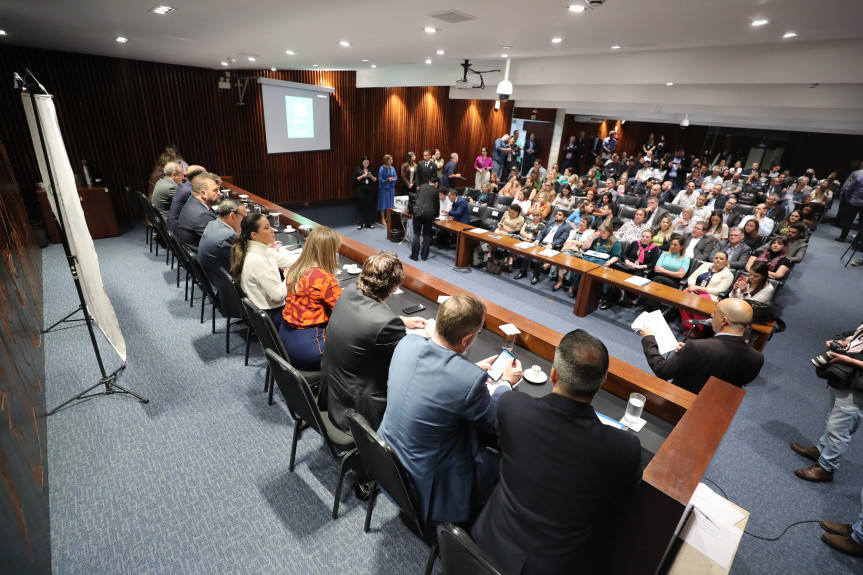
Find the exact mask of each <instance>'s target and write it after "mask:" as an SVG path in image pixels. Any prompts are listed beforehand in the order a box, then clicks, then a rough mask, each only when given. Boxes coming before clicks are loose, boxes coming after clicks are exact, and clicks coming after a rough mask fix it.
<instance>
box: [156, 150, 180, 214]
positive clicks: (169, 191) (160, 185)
mask: <svg viewBox="0 0 863 575" xmlns="http://www.w3.org/2000/svg"><path fill="white" fill-rule="evenodd" d="M163 171H164V172H165V175H164V176H162V177H161V178H160V179H159V181H158V182H156V185H155V187H153V198H152V202H153V205H154V206H155V207H156V209H157V210H159V211H160V212H162V215H163V216H164V217H166V218H167V217H168V213H169V212H170V210H171V201H172V200H173V199H174V194H176V193H177V185H178V184H179V183H180V182H182V181H183V179H185V177H186V172H185V170H183V166H181V165H180V164H179V162H168V163H167V164H165V168H164V169H163Z"/></svg>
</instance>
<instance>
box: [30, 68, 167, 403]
mask: <svg viewBox="0 0 863 575" xmlns="http://www.w3.org/2000/svg"><path fill="white" fill-rule="evenodd" d="M25 71H26V74H25V79H23V80H22V79H21V77H20V76H19V75H18V74H15V76H14V79H15V80H14V84H15V89H16V90H17V91H18V93H19V95H20V94H21V93H22V92H23V91H24V90H26V91H27V92H29V94H30V104H31V105H32V107H33V117H34V119H35V123H36V129H37V131H38V133H39V143H40V144H41V148H42V155H43V157H44V160H45V162H44V165H45V170H46V171H47V174H48V181H49V183H50V186H51V193H52V194H53V196H54V205H55V206H56V207H57V219H58V223H59V226H58V227H59V228H60V237H61V239H62V240H63V250H64V251H65V252H66V262H67V263H68V264H69V271H70V272H71V273H72V279H73V280H74V283H75V290H76V291H77V292H78V301H79V302H80V305H79V306H78V309H76V310H75V311H73V312H72V313H70V314H69V315H67V316H66V317H64V318H63V319H61V320H60V321H58V322H56V323H55V324H54V325H52V326H51V327H49V328H48V329H47V330H45V331H44V332H43V333H47V332H49V331H50V330H51V329H53V328H54V327H56V326H57V325H59V324H61V323H64V322H66V321H81V320H70V319H69V318H70V317H71V316H73V315H74V314H76V313H77V312H78V311H83V312H84V318H83V321H84V322H85V323H86V325H87V331H88V332H89V334H90V342H91V343H92V345H93V352H94V353H95V354H96V362H97V363H98V364H99V371H100V373H101V374H102V377H101V378H100V379H99V381H98V382H97V383H96V384H95V385H92V386H90V387H89V388H87V389H85V390H84V391H82V392H81V393H79V394H77V395H75V396H74V397H72V398H70V399H67V400H66V401H64V402H63V403H61V404H60V405H58V406H57V407H55V408H54V409H52V410H50V411H48V413H47V414H46V415H52V414H53V413H56V412H57V410H59V409H61V408H63V407H65V406H67V405H68V404H70V403H72V402H73V401H77V400H80V399H87V398H89V397H94V396H97V395H111V394H113V393H124V394H127V395H131V396H132V397H134V398H136V399H137V400H138V401H140V402H141V403H149V401H150V400H149V399H147V398H144V397H141V396H140V395H138V394H136V393H134V392H132V391H129V390H128V389H126V388H125V387H123V386H121V385H118V384H117V377H118V376H119V374H120V372H122V371H123V370H124V369H126V364H125V363H124V364H123V365H121V366H120V367H118V368H117V369H115V370H114V371H113V372H111V373H107V372H106V371H105V365H104V364H103V363H102V354H101V353H100V352H99V342H98V341H97V340H96V334H95V332H94V331H93V321H92V318H91V317H90V312H89V310H88V309H87V302H86V301H85V298H84V291H83V289H82V288H81V280H80V278H79V277H78V258H77V257H76V256H75V255H73V254H72V249H71V247H70V246H69V238H68V236H67V233H66V223H65V222H64V218H63V210H62V209H61V204H60V198H59V196H58V195H57V186H56V182H55V178H54V173H53V170H52V169H51V162H50V157H49V155H48V147H47V145H46V143H45V134H44V132H43V129H42V120H41V118H40V116H39V109H38V108H37V107H36V93H37V92H38V93H41V94H44V95H45V96H49V97H50V94H48V92H47V90H45V88H44V87H43V86H42V84H40V83H39V81H38V80H37V79H36V77H35V76H33V73H32V72H30V70H25ZM102 385H104V386H105V389H103V390H100V391H94V390H95V389H96V388H97V387H99V386H102Z"/></svg>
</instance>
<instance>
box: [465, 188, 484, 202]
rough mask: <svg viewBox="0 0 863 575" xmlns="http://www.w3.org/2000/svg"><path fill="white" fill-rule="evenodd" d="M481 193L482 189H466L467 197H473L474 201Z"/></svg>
mask: <svg viewBox="0 0 863 575" xmlns="http://www.w3.org/2000/svg"><path fill="white" fill-rule="evenodd" d="M480 193H482V192H481V190H478V189H476V188H467V189H466V190H465V191H464V195H465V197H468V198H470V199H472V200H473V201H476V199H477V198H478V197H479V195H480Z"/></svg>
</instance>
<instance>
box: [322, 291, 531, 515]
mask: <svg viewBox="0 0 863 575" xmlns="http://www.w3.org/2000/svg"><path fill="white" fill-rule="evenodd" d="M484 318H485V305H483V303H482V302H481V301H480V300H479V299H478V298H477V297H476V296H474V295H472V294H456V295H454V296H452V297H450V298H449V299H447V300H446V301H445V302H443V303H442V304H441V306H440V308H439V309H438V313H437V318H436V323H435V331H434V335H433V336H432V338H431V339H428V340H427V339H425V338H423V337H420V336H418V335H409V336H407V337H405V338H403V339H402V340H401V341H400V342H399V343H398V345H397V346H396V349H395V352H394V353H393V358H392V361H391V362H390V371H389V380H388V381H387V409H386V411H385V412H384V418H383V421H382V422H381V426H380V428H379V429H378V434H379V435H380V436H381V437H382V438H383V439H384V441H386V442H387V443H388V444H389V445H391V446H392V448H393V449H394V450H395V452H396V453H397V454H398V456H399V459H401V461H402V463H403V464H404V466H405V470H406V471H407V473H408V475H409V476H410V478H411V487H412V488H413V490H414V493H415V495H416V497H417V501H418V504H419V513H420V514H421V515H422V516H423V518H424V519H425V520H427V521H450V522H452V523H461V522H464V521H468V520H471V519H473V518H474V517H475V516H476V513H477V511H478V510H479V508H480V507H481V506H482V504H484V503H485V501H486V500H487V499H488V496H489V495H490V494H491V490H492V489H493V487H494V484H495V483H496V482H497V477H498V475H499V473H500V459H499V458H498V457H495V456H494V454H493V453H492V452H490V451H489V450H487V449H484V448H482V447H480V445H479V442H478V435H477V432H478V431H482V432H485V433H492V434H495V433H497V417H496V411H495V404H496V403H497V401H498V399H499V398H500V397H501V395H502V394H505V392H508V391H509V390H510V385H511V384H513V383H516V382H518V381H519V380H520V379H521V375H522V370H521V363H520V362H519V361H518V360H515V362H513V364H511V365H508V366H507V367H506V368H505V369H504V372H503V376H502V377H501V379H500V383H498V384H496V385H490V386H487V382H488V381H489V377H488V374H487V373H486V371H487V370H488V368H489V367H490V366H491V361H493V360H494V359H495V358H494V357H491V358H488V359H486V360H483V361H481V362H479V363H477V364H474V363H471V361H470V360H468V359H467V358H466V357H465V356H464V355H463V354H464V353H466V352H467V350H468V348H470V346H471V345H472V344H473V342H474V341H475V340H476V338H477V336H478V335H479V332H480V330H481V329H482V326H483V321H484ZM328 345H329V344H328ZM490 388H491V389H490Z"/></svg>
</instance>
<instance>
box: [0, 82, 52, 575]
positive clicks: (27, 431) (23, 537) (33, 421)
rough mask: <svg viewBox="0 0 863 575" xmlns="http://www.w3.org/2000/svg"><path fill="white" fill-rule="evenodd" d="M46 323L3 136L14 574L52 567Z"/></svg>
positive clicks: (7, 486) (5, 494) (1, 431)
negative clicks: (44, 328) (46, 390)
mask: <svg viewBox="0 0 863 575" xmlns="http://www.w3.org/2000/svg"><path fill="white" fill-rule="evenodd" d="M8 91H10V92H11V90H8ZM42 326H43V323H42V252H41V251H40V250H39V247H38V246H37V245H36V240H35V238H34V236H33V232H32V230H31V228H30V225H29V221H28V219H27V214H26V212H25V211H24V210H22V209H21V196H20V195H19V192H18V186H17V183H16V182H15V179H14V176H13V175H12V169H11V165H10V163H9V160H8V157H7V155H6V149H5V146H4V145H3V144H2V143H0V517H4V518H5V519H8V520H7V521H3V522H0V541H2V544H0V565H2V566H3V570H4V572H6V571H8V572H10V573H34V574H36V573H50V572H51V529H50V514H49V510H48V468H47V460H48V457H47V456H48V452H47V441H46V439H47V426H46V421H45V351H44V347H43V345H42Z"/></svg>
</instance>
